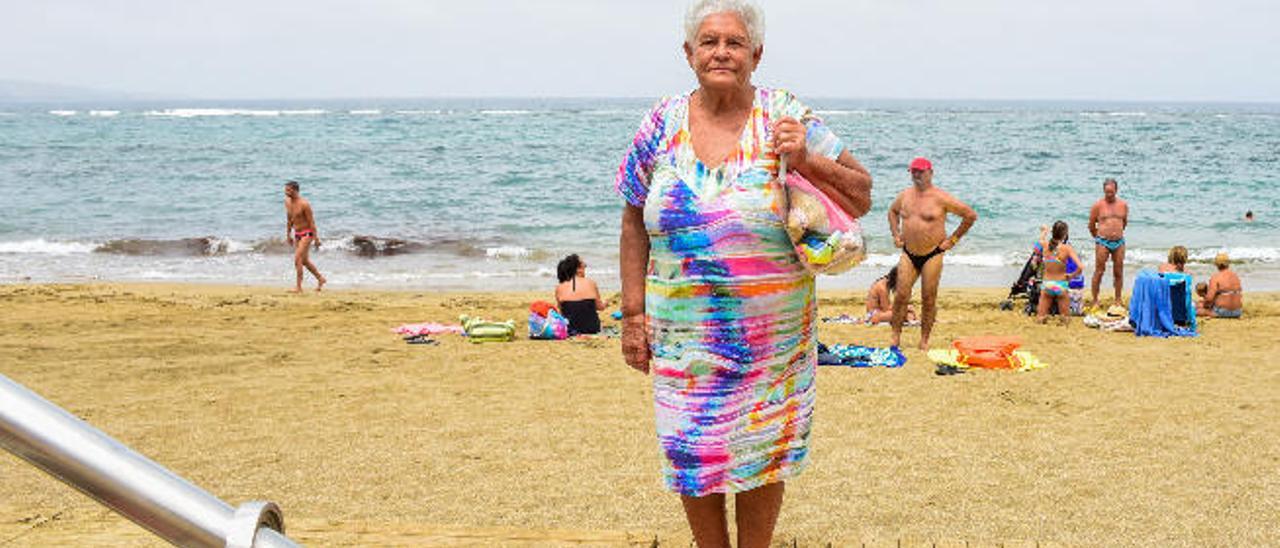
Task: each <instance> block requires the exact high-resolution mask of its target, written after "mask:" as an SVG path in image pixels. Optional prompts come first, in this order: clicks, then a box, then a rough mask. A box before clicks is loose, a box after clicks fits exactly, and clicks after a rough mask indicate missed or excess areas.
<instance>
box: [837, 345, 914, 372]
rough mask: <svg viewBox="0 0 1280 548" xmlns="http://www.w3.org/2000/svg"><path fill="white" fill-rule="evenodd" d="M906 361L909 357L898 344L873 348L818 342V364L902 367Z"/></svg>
mask: <svg viewBox="0 0 1280 548" xmlns="http://www.w3.org/2000/svg"><path fill="white" fill-rule="evenodd" d="M905 363H907V357H906V356H904V355H903V354H902V351H901V350H898V347H896V346H891V347H889V348H873V347H870V346H860V345H856V344H834V345H831V346H830V347H828V346H827V345H825V344H822V343H818V365H843V366H846V367H902V365H903V364H905Z"/></svg>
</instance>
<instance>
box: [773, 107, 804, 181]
mask: <svg viewBox="0 0 1280 548" xmlns="http://www.w3.org/2000/svg"><path fill="white" fill-rule="evenodd" d="M808 132H809V129H808V128H806V127H805V125H804V124H802V123H800V121H799V120H796V119H795V118H792V117H790V116H787V117H784V118H781V119H779V120H778V121H776V122H774V123H773V151H774V153H775V154H777V155H778V158H779V159H783V158H785V159H786V160H787V167H788V168H789V169H798V168H799V167H800V166H803V165H804V164H805V162H806V161H808V160H809V147H808V143H806V142H805V138H806V135H807V134H808Z"/></svg>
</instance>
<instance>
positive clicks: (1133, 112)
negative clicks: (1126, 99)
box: [1107, 111, 1147, 116]
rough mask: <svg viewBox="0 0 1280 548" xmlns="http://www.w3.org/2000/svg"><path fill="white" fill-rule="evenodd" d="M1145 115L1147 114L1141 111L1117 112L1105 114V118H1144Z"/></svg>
mask: <svg viewBox="0 0 1280 548" xmlns="http://www.w3.org/2000/svg"><path fill="white" fill-rule="evenodd" d="M1146 115H1147V113H1145V112H1142V111H1119V112H1108V113H1107V116H1146Z"/></svg>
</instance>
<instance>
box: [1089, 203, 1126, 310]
mask: <svg viewBox="0 0 1280 548" xmlns="http://www.w3.org/2000/svg"><path fill="white" fill-rule="evenodd" d="M1119 189H1120V183H1117V182H1116V180H1115V179H1107V180H1106V181H1103V182H1102V199H1101V200H1098V201H1097V203H1095V204H1093V208H1091V209H1090V210H1089V233H1090V234H1093V241H1094V246H1093V256H1094V269H1093V286H1092V289H1093V293H1092V295H1093V296H1092V298H1091V299H1090V300H1089V306H1090V307H1094V306H1097V305H1098V290H1099V289H1101V288H1102V275H1103V274H1105V273H1106V272H1107V260H1108V259H1110V260H1111V264H1112V268H1111V275H1112V279H1113V280H1114V282H1113V285H1114V286H1115V290H1116V300H1115V304H1118V305H1121V306H1123V305H1124V300H1123V297H1122V296H1121V294H1122V293H1123V291H1124V229H1125V228H1126V227H1128V226H1129V204H1127V203H1125V201H1124V200H1121V199H1120V198H1117V197H1116V192H1117V191H1119Z"/></svg>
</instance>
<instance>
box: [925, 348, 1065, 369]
mask: <svg viewBox="0 0 1280 548" xmlns="http://www.w3.org/2000/svg"><path fill="white" fill-rule="evenodd" d="M928 355H929V361H931V362H933V363H936V364H939V365H950V366H952V367H957V368H960V369H968V368H970V367H973V366H972V365H970V364H968V363H966V362H965V361H964V360H963V359H962V356H961V354H960V351H959V350H956V349H954V348H950V349H947V348H935V349H933V350H930V351H929V354H928ZM1010 362H1011V363H1012V364H1015V367H1009V368H1001V369H1013V370H1015V371H1032V370H1035V369H1044V368H1046V367H1049V364H1047V363H1045V362H1043V361H1040V358H1037V357H1036V356H1035V354H1032V353H1030V352H1028V351H1026V350H1014V351H1013V354H1012V356H1011V357H1010Z"/></svg>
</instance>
